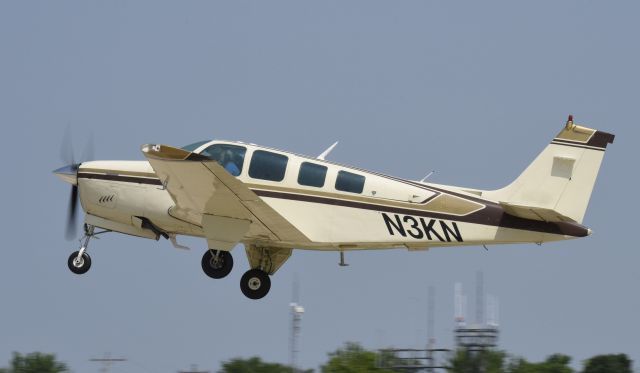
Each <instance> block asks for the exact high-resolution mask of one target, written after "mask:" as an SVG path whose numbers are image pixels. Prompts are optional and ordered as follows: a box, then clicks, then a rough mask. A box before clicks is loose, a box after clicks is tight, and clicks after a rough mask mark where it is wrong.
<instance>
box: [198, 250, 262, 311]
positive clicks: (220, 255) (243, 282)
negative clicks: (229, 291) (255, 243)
mask: <svg viewBox="0 0 640 373" xmlns="http://www.w3.org/2000/svg"><path fill="white" fill-rule="evenodd" d="M201 264H202V271H203V272H204V273H205V274H206V275H207V276H209V277H211V278H215V279H220V278H224V277H227V275H228V274H229V273H231V270H232V269H233V256H232V255H231V253H230V252H228V251H224V250H211V249H209V250H207V251H205V253H204V255H202V262H201ZM270 288H271V279H270V278H269V275H268V274H267V273H266V272H264V271H262V270H261V269H258V268H254V269H250V270H248V271H247V272H246V273H245V274H244V275H243V276H242V279H240V290H242V293H243V294H244V295H245V296H246V297H247V298H249V299H260V298H262V297H264V296H265V295H267V293H268V292H269V289H270Z"/></svg>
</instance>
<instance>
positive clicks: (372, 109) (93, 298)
mask: <svg viewBox="0 0 640 373" xmlns="http://www.w3.org/2000/svg"><path fill="white" fill-rule="evenodd" d="M639 11H640V6H639V5H638V3H637V2H632V1H621V2H615V3H610V2H595V1H566V2H557V1H539V2H527V3H525V2H512V1H484V2H445V1H403V2H398V1H352V2H343V1H327V2H301V1H271V2H260V1H255V2H245V1H228V2H221V1H220V2H213V1H212V2H207V1H190V2H177V1H175V2H166V1H138V2H125V1H113V2H98V1H82V2H81V1H77V2H74V1H60V2H45V1H41V2H22V1H4V2H1V3H0V102H1V103H2V104H1V106H0V108H1V109H0V122H1V123H2V128H3V130H4V136H3V139H4V141H3V146H2V148H3V156H4V159H5V162H4V167H5V170H6V175H5V178H4V183H2V192H3V193H2V194H3V195H4V197H5V198H4V199H3V210H4V212H5V213H4V214H3V215H2V230H3V233H4V234H3V241H4V245H3V249H2V250H0V295H1V296H2V302H1V303H0V304H1V309H2V317H0V335H1V336H2V337H1V338H0V362H3V361H8V360H9V358H10V354H11V352H12V351H21V352H28V351H34V350H41V351H47V352H54V353H56V354H58V356H59V358H60V359H62V360H64V361H66V362H68V363H69V364H70V365H71V366H72V367H73V368H74V369H75V370H76V371H95V370H97V366H95V365H92V364H93V363H90V362H88V359H89V358H90V357H95V356H100V355H102V354H103V353H104V352H111V353H112V354H113V355H122V356H126V357H128V358H129V359H130V363H128V365H126V366H121V367H120V368H118V367H114V370H113V371H115V372H118V371H123V372H124V371H126V372H151V371H153V372H175V371H177V370H178V369H183V368H188V367H189V365H190V364H191V363H196V364H198V365H199V366H200V367H201V368H207V369H210V370H215V369H216V368H217V367H218V366H219V363H220V361H223V360H226V359H229V358H232V357H235V356H244V357H248V356H253V355H260V356H262V357H263V358H264V359H267V360H271V361H279V362H287V360H288V353H287V343H288V330H289V329H288V303H289V301H290V298H291V283H292V279H293V278H294V275H295V274H297V276H298V277H299V279H300V287H301V303H302V304H303V305H304V306H305V308H306V309H307V312H306V313H305V315H304V319H303V324H302V328H303V329H302V337H301V353H300V359H299V360H300V362H301V365H302V366H304V367H307V368H315V367H317V365H318V364H320V363H321V362H323V361H325V358H326V353H327V352H330V351H333V350H335V349H336V348H337V347H339V346H340V345H341V344H342V343H343V342H345V341H358V342H361V343H362V344H363V345H364V346H365V347H368V348H378V347H383V346H391V345H393V346H396V347H415V346H422V345H424V343H425V341H426V331H425V329H426V319H427V317H426V309H427V305H426V303H427V288H428V286H434V287H435V289H436V292H437V296H436V303H437V304H436V309H437V314H436V337H437V341H438V343H437V344H438V345H439V346H443V347H450V346H451V345H452V343H453V341H452V335H451V330H452V328H453V286H454V283H455V282H456V281H461V282H463V283H464V284H465V286H466V289H467V292H468V293H469V295H470V296H472V290H473V288H474V280H475V275H476V271H478V270H482V271H484V277H485V287H486V289H487V292H488V293H490V294H493V295H495V296H497V297H499V299H500V305H501V306H500V308H501V312H500V314H501V317H500V321H501V337H500V346H501V347H502V348H505V349H507V350H508V351H510V352H512V353H514V354H518V355H522V356H524V357H526V358H528V359H532V360H540V359H543V358H544V357H545V356H546V355H548V354H550V353H555V352H563V353H566V354H569V355H571V356H573V357H574V359H575V362H576V363H575V364H576V366H579V365H580V361H581V360H583V359H585V358H587V357H589V356H591V355H593V354H597V353H609V352H616V353H618V352H625V353H627V354H629V355H630V356H631V357H632V358H633V359H634V360H636V361H638V360H640V355H639V354H638V351H640V349H639V348H638V347H639V345H638V343H639V342H638V339H637V336H638V334H640V324H639V323H638V320H637V315H638V314H639V313H640V298H639V297H638V295H637V288H638V283H639V282H640V270H639V268H638V263H639V262H640V253H639V252H638V243H637V238H636V237H635V236H634V232H635V231H636V229H637V228H636V225H637V224H636V221H637V216H636V211H637V210H638V202H637V199H636V198H635V197H633V196H634V193H635V192H636V189H637V184H638V176H637V170H636V167H635V164H636V160H637V159H638V156H637V150H636V147H635V146H634V145H633V142H632V139H633V138H637V137H638V136H639V135H640V133H639V130H638V126H637V125H636V124H635V122H636V121H637V119H636V113H635V108H636V107H637V106H638V102H640V101H639V94H638V86H639V83H640V74H639V72H638V66H640V49H639V48H638V40H637V39H638V35H640V25H639V24H638V22H637V18H638V15H639V14H640V13H639ZM568 114H573V115H574V116H575V118H576V121H577V122H579V123H583V124H585V125H588V126H592V127H595V128H599V129H602V130H604V131H607V132H612V133H615V134H616V135H617V137H616V140H615V143H614V144H613V145H612V146H611V147H610V149H609V150H608V151H607V154H606V157H605V160H604V163H603V167H602V169H601V172H600V176H599V179H598V182H597V184H596V187H595V190H594V193H593V195H592V199H591V204H590V207H589V210H588V211H587V216H586V219H585V224H586V225H588V226H589V227H591V228H592V229H593V230H594V234H593V236H591V237H588V238H585V239H581V240H575V241H567V242H561V243H553V244H546V245H543V246H542V247H537V246H535V245H506V246H500V247H490V248H489V251H488V252H487V251H485V250H484V249H482V248H481V247H468V248H455V249H435V250H431V251H429V252H426V253H425V252H407V251H404V250H388V251H369V252H357V253H347V261H348V262H349V263H350V264H351V266H349V267H346V268H341V267H338V265H337V263H338V259H339V258H338V254H337V253H322V252H309V251H299V252H295V254H294V255H293V256H292V258H291V259H290V260H289V261H288V262H287V263H286V264H285V265H284V266H283V268H282V269H281V270H280V271H279V272H278V273H277V275H276V276H275V277H274V278H273V283H272V290H271V293H270V294H269V296H268V297H267V298H266V299H264V300H262V301H259V302H254V301H249V300H247V299H245V298H244V296H243V295H242V294H241V293H240V291H239V286H238V282H239V278H240V276H241V275H242V273H243V272H244V271H245V270H246V269H247V268H248V263H247V261H246V259H245V256H244V252H243V249H242V248H241V247H238V248H236V249H235V250H234V252H233V253H234V257H235V262H236V266H235V269H234V271H233V272H232V274H231V275H230V276H229V277H228V278H226V279H224V280H220V281H214V280H210V279H208V278H206V277H205V276H204V274H202V272H201V269H200V264H199V262H200V257H201V255H202V252H203V251H204V247H205V242H204V240H197V239H186V240H185V242H187V243H188V244H189V245H191V246H192V247H193V250H192V251H191V252H187V253H185V252H181V251H177V250H175V249H173V248H172V247H171V246H170V244H169V243H168V242H166V241H159V242H154V241H148V240H143V239H138V238H132V237H126V236H121V235H105V236H104V237H102V238H101V239H100V240H95V241H93V242H92V247H91V250H90V253H91V255H92V258H93V268H92V269H91V271H90V272H89V273H88V274H87V275H86V276H83V277H78V276H75V275H73V274H71V273H70V272H69V271H68V269H67V268H66V264H65V261H66V258H67V256H68V255H69V253H70V252H71V251H73V250H75V249H76V243H75V242H68V241H65V239H64V219H65V214H66V208H67V201H68V194H69V190H68V185H66V184H64V183H62V182H60V181H59V180H58V179H56V178H55V177H54V176H53V175H52V174H51V170H53V169H55V168H58V167H60V166H62V165H63V164H62V163H61V162H62V160H61V159H60V157H59V153H60V144H61V142H62V137H63V132H64V129H65V128H66V127H67V126H70V127H71V128H72V130H73V135H74V142H75V144H76V147H77V153H81V151H82V148H83V146H84V144H85V143H86V141H87V139H88V138H89V136H91V134H93V136H94V140H95V148H96V150H95V156H96V158H97V159H142V155H141V153H140V150H139V149H140V145H141V144H145V143H156V142H157V143H167V144H174V145H184V144H187V143H190V142H194V141H197V140H200V139H207V138H224V139H233V140H243V141H247V142H254V143H258V144H263V145H267V146H273V147H277V148H282V149H288V150H291V151H295V152H298V153H303V154H310V155H316V154H319V153H320V152H322V150H324V149H325V148H326V147H327V146H329V145H330V144H331V143H333V142H334V141H336V140H340V145H338V147H337V148H336V149H335V150H334V151H333V152H332V153H331V155H330V157H329V158H330V159H331V160H335V161H338V162H340V163H346V164H352V165H355V166H358V167H363V168H367V169H372V170H376V171H380V172H384V173H388V174H391V175H395V176H400V177H406V178H411V179H420V178H422V177H423V176H424V175H425V174H427V173H428V172H429V171H431V170H436V173H435V174H434V175H433V176H432V177H431V179H430V180H431V181H433V182H437V183H444V184H454V185H463V186H470V187H478V188H497V187H500V186H502V185H504V184H506V183H508V182H509V181H510V180H512V179H513V178H514V177H516V176H517V175H518V174H519V172H520V171H522V169H524V167H525V166H526V165H527V164H528V163H529V162H530V161H531V160H532V159H533V157H534V156H535V155H536V154H537V153H538V152H539V151H540V150H541V149H542V148H543V147H544V146H545V144H547V143H548V142H549V141H550V140H551V138H552V137H553V136H554V135H555V134H556V133H557V132H558V131H559V130H560V128H561V126H562V125H563V124H564V121H565V120H566V117H567V115H568ZM118 369H119V370H118Z"/></svg>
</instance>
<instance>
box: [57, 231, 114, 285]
mask: <svg viewBox="0 0 640 373" xmlns="http://www.w3.org/2000/svg"><path fill="white" fill-rule="evenodd" d="M106 232H110V231H106V230H105V231H101V232H95V227H94V226H93V225H85V226H84V237H82V238H81V239H80V242H81V245H80V250H78V251H74V252H73V253H71V255H69V259H67V265H68V266H69V270H71V272H73V273H75V274H76V275H82V274H85V273H87V271H88V270H89V268H91V257H90V256H89V253H87V248H88V247H89V240H90V239H91V238H93V237H95V236H96V235H98V234H101V233H106Z"/></svg>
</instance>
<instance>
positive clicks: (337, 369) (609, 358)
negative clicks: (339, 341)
mask: <svg viewBox="0 0 640 373" xmlns="http://www.w3.org/2000/svg"><path fill="white" fill-rule="evenodd" d="M381 361H386V362H391V364H390V365H394V364H393V363H394V360H393V356H390V355H388V353H386V354H385V355H381V353H379V352H377V351H370V350H366V349H364V348H363V347H362V346H360V345H359V344H357V343H346V344H345V345H344V346H343V347H341V348H339V349H337V350H336V351H334V352H331V353H329V355H328V360H327V362H326V363H325V364H324V365H322V366H321V367H320V372H321V373H395V371H394V370H393V369H391V368H383V367H380V362H381ZM396 362H397V361H396ZM404 363H406V361H405V362H404ZM410 363H412V364H414V363H416V364H417V363H418V361H417V360H416V361H412V362H410ZM570 363H571V357H569V356H567V355H562V354H553V355H551V356H549V357H548V358H547V359H546V360H544V361H542V362H539V363H532V362H529V361H527V360H525V359H523V358H521V357H514V356H511V355H509V354H507V353H506V352H504V351H497V350H488V351H483V352H476V353H470V352H468V351H464V350H458V351H456V352H455V353H453V354H452V356H451V357H450V358H449V360H448V361H447V362H446V364H447V366H448V367H449V368H448V369H447V370H448V372H449V373H633V368H632V362H631V360H630V359H629V357H628V356H627V355H625V354H617V355H616V354H610V355H597V356H594V357H592V358H590V359H588V360H586V361H585V362H584V368H583V370H581V371H574V370H573V369H572V368H571V366H570V365H569V364H570ZM400 371H401V372H406V370H400ZM65 372H69V369H68V368H67V366H66V364H64V363H61V362H59V361H57V360H56V358H55V355H52V354H44V353H40V352H33V353H29V354H26V355H21V354H19V353H14V354H13V358H12V359H11V363H10V367H9V368H4V369H0V373H65ZM217 373H313V369H308V370H296V371H295V372H294V370H293V369H292V368H291V367H290V366H287V365H283V364H279V363H269V362H265V361H262V359H261V358H259V357H251V358H248V359H244V358H235V359H231V360H229V361H225V362H223V363H222V364H221V367H220V369H219V370H218V371H217Z"/></svg>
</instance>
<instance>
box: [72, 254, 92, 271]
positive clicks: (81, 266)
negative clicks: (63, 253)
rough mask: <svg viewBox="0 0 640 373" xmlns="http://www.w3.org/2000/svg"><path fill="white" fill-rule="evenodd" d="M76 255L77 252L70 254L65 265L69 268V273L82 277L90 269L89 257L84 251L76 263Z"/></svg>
mask: <svg viewBox="0 0 640 373" xmlns="http://www.w3.org/2000/svg"><path fill="white" fill-rule="evenodd" d="M78 253H79V251H74V252H73V253H71V255H69V259H68V260H67V265H68V266H69V269H70V270H71V272H73V273H75V274H76V275H82V274H85V273H87V271H88V270H89V268H91V257H90V256H89V254H87V252H86V251H85V252H84V253H82V258H81V259H80V263H76V262H75V260H76V258H77V257H78Z"/></svg>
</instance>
